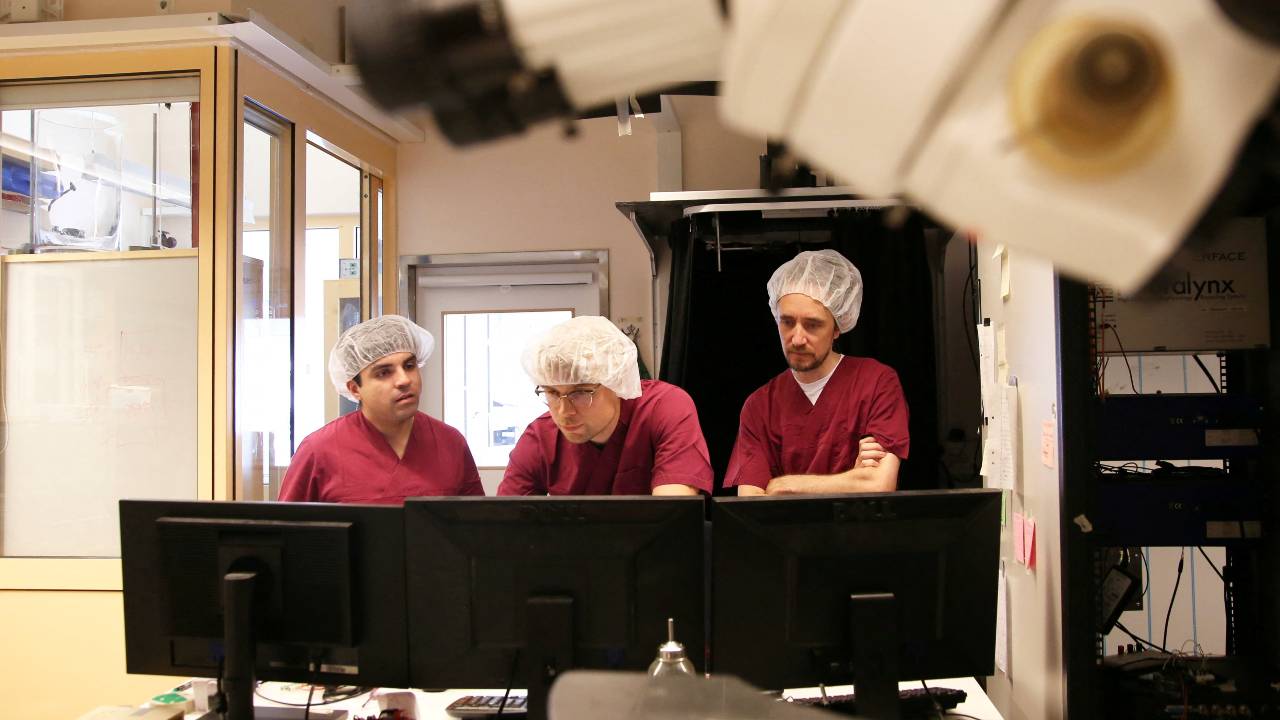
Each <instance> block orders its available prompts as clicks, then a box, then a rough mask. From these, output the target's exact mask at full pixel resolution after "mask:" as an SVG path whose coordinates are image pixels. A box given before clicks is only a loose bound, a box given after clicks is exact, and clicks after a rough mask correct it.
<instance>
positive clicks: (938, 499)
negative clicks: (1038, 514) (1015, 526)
mask: <svg viewBox="0 0 1280 720" xmlns="http://www.w3.org/2000/svg"><path fill="white" fill-rule="evenodd" d="M711 527H712V558H713V560H712V567H713V568H714V573H713V576H712V590H711V593H712V603H713V607H712V618H713V624H712V631H711V638H712V639H711V652H712V662H713V669H714V671H715V672H718V673H721V672H723V673H730V674H733V675H738V676H740V677H742V678H744V679H745V680H747V681H748V682H751V683H753V684H755V685H758V686H761V687H771V688H784V687H798V686H812V685H817V684H818V683H828V684H841V683H848V682H850V680H851V678H852V667H851V654H852V653H851V647H850V645H851V640H850V638H851V630H852V629H851V628H850V609H849V608H850V596H851V595H854V594H874V593H893V595H894V598H895V603H896V613H897V618H896V619H897V636H898V648H897V649H896V652H897V668H898V674H899V677H898V679H899V680H913V679H928V678H940V677H961V676H975V675H989V674H991V672H992V665H993V655H994V649H995V621H996V589H997V588H996V576H997V569H998V558H999V552H1000V492H999V491H998V490H954V491H914V492H899V493H868V494H865V495H842V496H809V497H797V498H717V499H716V502H715V505H714V507H713V508H712V513H711Z"/></svg>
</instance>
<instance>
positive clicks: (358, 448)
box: [280, 410, 484, 505]
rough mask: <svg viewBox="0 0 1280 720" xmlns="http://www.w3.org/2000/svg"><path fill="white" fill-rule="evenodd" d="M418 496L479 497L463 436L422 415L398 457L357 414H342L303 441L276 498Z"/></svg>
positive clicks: (389, 500) (394, 500)
mask: <svg viewBox="0 0 1280 720" xmlns="http://www.w3.org/2000/svg"><path fill="white" fill-rule="evenodd" d="M423 495H484V487H483V486H481V484H480V473H479V472H477V471H476V461H475V460H474V459H472V457H471V450H470V448H468V447H467V441H466V440H465V439H464V438H463V437H462V433H460V432H458V431H457V430H455V429H453V428H452V427H450V426H448V425H445V424H444V423H442V422H440V421H439V420H436V419H435V418H433V417H430V416H428V415H424V414H423V413H417V414H416V415H414V417H413V430H411V431H410V432H409V443H408V444H407V445H405V448H404V457H403V458H399V457H396V453H395V451H394V450H392V449H391V445H390V444H389V443H388V442H387V439H386V438H385V437H383V435H382V433H381V432H379V431H378V428H376V427H374V426H373V424H372V423H370V422H369V420H368V418H366V417H365V416H364V414H363V413H361V412H360V411H359V410H357V411H355V412H351V413H347V414H346V415H343V416H342V417H340V418H338V419H337V420H334V421H333V422H331V423H329V424H327V425H325V426H324V427H322V428H320V429H319V430H317V431H315V432H313V433H311V434H310V435H308V436H307V439H306V440H303V441H302V444H301V445H299V446H298V452H297V453H295V454H294V456H293V461H292V462H290V463H289V470H288V472H286V473H285V476H284V482H283V483H282V484H281V487H280V499H281V500H290V501H294V502H335V503H378V504H385V505H394V504H398V503H403V502H404V499H405V498H408V497H417V496H423Z"/></svg>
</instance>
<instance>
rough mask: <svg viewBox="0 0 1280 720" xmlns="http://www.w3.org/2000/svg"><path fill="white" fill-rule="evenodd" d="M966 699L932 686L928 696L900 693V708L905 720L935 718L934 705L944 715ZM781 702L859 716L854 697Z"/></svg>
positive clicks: (912, 690)
mask: <svg viewBox="0 0 1280 720" xmlns="http://www.w3.org/2000/svg"><path fill="white" fill-rule="evenodd" d="M930 695H932V697H930ZM966 697H968V694H967V693H966V692H965V691H963V690H956V689H955V688H948V687H933V686H930V687H929V690H928V691H927V692H926V691H925V689H924V688H922V687H920V688H910V689H908V690H899V691H898V705H899V707H900V708H901V712H902V718H903V720H915V719H916V718H936V717H937V716H938V711H937V709H936V708H934V706H933V704H934V703H935V702H936V703H938V706H939V707H941V708H942V710H943V711H944V712H945V711H947V710H952V709H954V708H955V707H956V706H957V705H959V704H960V703H962V702H964V700H965V698H966ZM782 702H789V703H795V704H797V705H808V706H811V707H817V708H822V709H823V710H830V711H832V712H837V713H840V714H841V715H856V714H857V712H858V706H857V702H856V699H855V697H854V694H853V693H840V694H838V695H834V694H828V695H827V698H826V702H825V703H824V702H823V699H822V697H821V696H816V697H804V698H785V699H784V700H782Z"/></svg>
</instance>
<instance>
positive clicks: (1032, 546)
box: [1022, 518, 1036, 570]
mask: <svg viewBox="0 0 1280 720" xmlns="http://www.w3.org/2000/svg"><path fill="white" fill-rule="evenodd" d="M1022 528H1023V534H1024V535H1025V536H1026V538H1025V539H1024V540H1023V541H1022V552H1023V555H1024V556H1025V557H1026V561H1027V567H1028V568H1030V569H1032V570H1034V569H1035V567H1036V521H1035V518H1027V519H1026V520H1025V521H1024V522H1023V526H1022Z"/></svg>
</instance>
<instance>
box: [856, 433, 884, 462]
mask: <svg viewBox="0 0 1280 720" xmlns="http://www.w3.org/2000/svg"><path fill="white" fill-rule="evenodd" d="M885 455H888V453H886V452H885V451H884V448H883V447H882V446H881V445H880V443H878V442H876V439H875V438H873V437H871V436H870V435H867V436H866V437H864V438H862V439H861V440H859V441H858V459H857V460H855V461H854V463H853V466H854V467H880V461H881V460H883V459H884V456H885Z"/></svg>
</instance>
